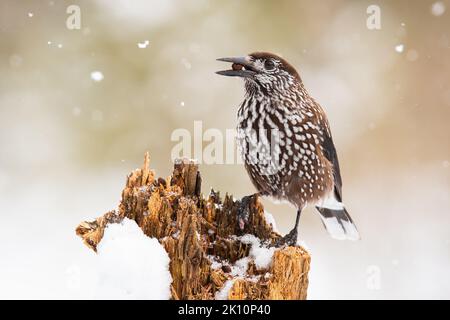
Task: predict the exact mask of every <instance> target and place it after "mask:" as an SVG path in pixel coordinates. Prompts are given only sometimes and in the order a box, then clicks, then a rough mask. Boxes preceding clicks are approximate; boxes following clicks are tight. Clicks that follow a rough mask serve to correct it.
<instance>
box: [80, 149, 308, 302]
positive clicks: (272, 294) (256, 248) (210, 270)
mask: <svg viewBox="0 0 450 320" xmlns="http://www.w3.org/2000/svg"><path fill="white" fill-rule="evenodd" d="M239 205H240V201H239V200H234V199H233V197H232V196H230V195H228V194H226V195H225V197H224V198H223V200H222V199H221V197H220V195H219V192H215V191H214V190H211V192H210V194H209V196H208V197H203V195H202V194H201V176H200V172H199V171H198V165H197V164H196V163H195V161H193V160H186V159H183V160H177V161H176V162H175V165H174V170H173V173H172V176H171V177H169V178H168V179H163V178H156V177H155V173H154V172H153V171H152V170H150V169H149V155H148V153H147V154H146V155H145V160H144V165H143V167H142V168H141V169H137V170H135V171H133V172H132V173H131V174H130V175H128V177H127V182H126V186H125V189H124V190H123V191H122V200H121V202H120V205H119V208H118V209H117V210H113V211H110V212H107V213H106V214H104V215H103V216H101V217H99V218H97V219H96V220H94V221H91V222H82V223H81V224H80V225H79V226H78V227H77V229H76V233H77V235H79V236H80V237H81V238H82V239H83V241H84V243H85V244H86V245H87V246H88V247H89V248H91V249H92V250H94V251H97V246H99V244H100V242H101V241H102V238H103V235H104V232H105V229H106V228H107V227H108V225H109V224H116V223H121V222H122V221H123V220H124V219H131V220H134V221H135V222H136V223H137V225H138V226H139V227H140V229H141V230H142V231H143V233H144V234H145V235H147V236H148V237H151V238H156V239H158V241H159V242H160V243H161V245H162V246H163V247H164V248H165V250H166V251H167V254H168V256H169V259H170V263H169V271H170V274H171V277H172V283H171V285H170V293H171V298H172V299H251V300H254V299H306V292H307V288H308V271H309V266H310V256H309V254H308V253H307V252H306V251H305V250H304V249H303V248H302V247H300V246H296V247H282V248H275V247H274V246H273V244H274V243H275V242H276V240H277V239H279V238H280V235H279V234H278V233H277V232H275V231H274V230H273V228H272V225H271V224H269V223H268V222H267V221H266V219H265V214H264V208H263V207H262V205H261V204H260V202H259V201H258V198H257V197H253V198H252V199H251V201H250V204H249V212H250V215H249V221H248V223H247V224H246V225H245V228H244V230H240V229H239V226H238V222H237V220H236V216H237V215H236V211H237V208H238V207H239ZM133 249H135V248H129V250H133Z"/></svg>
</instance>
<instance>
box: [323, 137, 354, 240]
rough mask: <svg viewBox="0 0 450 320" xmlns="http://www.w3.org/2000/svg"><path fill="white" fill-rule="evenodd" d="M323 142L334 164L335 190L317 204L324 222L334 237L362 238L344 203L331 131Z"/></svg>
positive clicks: (344, 238)
mask: <svg viewBox="0 0 450 320" xmlns="http://www.w3.org/2000/svg"><path fill="white" fill-rule="evenodd" d="M325 136H326V137H325V139H324V141H323V144H322V148H323V151H324V154H325V157H326V158H327V159H328V160H329V161H330V162H331V164H332V166H333V178H334V190H333V192H332V194H330V195H329V197H328V198H327V199H324V200H322V201H321V203H320V204H316V209H317V210H318V211H319V213H320V218H321V219H322V223H323V225H324V226H325V229H327V231H328V233H329V234H330V235H331V237H332V238H334V239H338V240H360V239H361V237H360V235H359V232H358V230H357V229H356V225H355V223H354V222H353V220H352V218H351V217H350V215H349V214H348V212H347V210H346V209H345V207H344V204H343V203H342V178H341V172H340V169H339V160H338V157H337V153H336V148H335V147H334V143H333V139H332V137H331V133H330V132H327V134H326V135H325Z"/></svg>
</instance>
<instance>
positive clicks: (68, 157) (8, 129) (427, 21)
mask: <svg viewBox="0 0 450 320" xmlns="http://www.w3.org/2000/svg"><path fill="white" fill-rule="evenodd" d="M375 2H376V3H375ZM71 4H76V5H79V6H80V8H81V29H80V30H68V29H67V28H66V26H65V22H66V18H67V16H68V15H67V14H66V8H67V7H68V6H69V5H71ZM371 4H378V5H379V6H380V8H381V23H382V24H381V30H376V31H375V30H374V31H371V30H368V29H367V27H366V18H367V14H366V9H367V7H368V6H369V5H371ZM256 50H267V51H272V52H277V53H281V54H283V56H284V57H286V58H287V59H288V60H289V61H291V62H292V63H293V64H294V65H295V66H296V67H297V68H298V70H299V72H300V74H301V76H302V78H303V80H304V83H305V85H306V87H307V88H308V89H309V91H310V93H311V94H312V95H313V96H314V97H315V98H316V99H317V100H318V101H319V102H320V103H321V104H322V106H323V107H324V108H325V109H326V111H327V113H328V115H329V119H330V122H331V126H332V129H333V133H334V139H335V143H336V145H337V148H338V153H339V156H340V161H341V170H342V175H343V180H344V200H345V203H346V205H347V207H348V210H349V212H350V213H351V215H352V217H353V218H354V220H355V222H356V223H357V226H358V228H359V231H360V233H361V235H362V240H361V241H359V242H340V241H336V240H333V239H331V238H329V237H328V235H327V234H326V232H325V231H324V229H323V228H322V226H321V222H320V219H319V217H318V216H317V215H316V213H315V212H314V210H307V211H305V212H304V214H303V217H302V221H301V226H300V237H301V240H302V241H304V242H305V243H306V244H307V246H308V249H309V251H310V253H311V255H312V269H311V273H310V286H309V291H308V293H309V298H310V299H346V298H357V299H382V298H385V299H396V298H407V299H411V298H447V299H448V298H450V275H449V272H448V271H449V270H450V198H449V194H450V147H449V137H450V127H449V119H450V1H448V0H443V1H428V0H423V1H407V0H396V1H346V0H333V1H315V2H312V1H271V2H269V1H245V2H243V1H226V2H224V1H205V0H195V1H173V0H170V1H167V0H165V1H143V0H142V1H125V0H120V1H114V2H113V1H106V0H97V1H48V0H42V1H14V0H3V1H1V2H0V148H1V149H0V298H44V299H46V298H59V299H68V298H76V299H78V298H164V297H167V296H168V295H169V292H168V291H167V290H168V288H167V287H166V286H164V283H167V282H168V281H170V278H168V277H170V275H169V274H168V273H167V270H166V267H167V260H166V259H167V256H165V255H164V252H163V251H161V250H162V248H161V247H160V246H158V244H157V243H156V240H154V239H147V238H145V237H143V236H142V234H140V233H139V232H138V231H139V230H136V228H134V226H133V225H132V224H130V222H126V223H125V224H126V226H125V227H123V228H122V229H121V228H120V226H114V227H111V229H110V230H108V231H107V234H106V238H105V240H106V241H105V242H104V243H102V245H101V247H100V250H99V254H98V255H95V254H94V253H92V252H91V251H90V250H88V249H87V248H86V247H85V246H84V245H82V243H81V241H80V239H79V238H77V237H76V236H75V232H74V229H75V227H76V226H77V225H78V223H79V222H80V221H82V220H86V219H93V218H95V217H97V216H98V215H100V214H102V213H104V212H106V211H108V210H110V209H114V208H115V206H116V205H117V204H118V202H119V197H120V193H121V190H122V188H123V184H124V182H125V176H126V175H127V174H128V173H129V172H130V171H131V170H132V169H134V168H136V167H139V166H140V165H141V163H142V159H143V154H144V152H145V151H147V150H149V151H150V153H151V163H152V167H153V168H155V169H156V170H157V173H158V175H161V176H167V175H168V174H170V172H171V164H170V151H171V148H172V146H173V145H174V143H173V142H171V141H170V135H171V133H172V131H173V130H174V129H176V128H187V129H189V130H193V122H194V121H195V120H203V128H204V130H205V129H207V128H218V129H220V130H223V131H224V130H225V129H230V128H234V126H235V114H236V110H237V106H238V104H239V102H240V101H241V98H242V95H243V88H242V83H241V82H240V81H238V80H236V79H224V78H222V77H219V76H216V75H215V74H214V71H216V70H219V69H221V68H223V64H222V63H218V62H216V61H215V59H216V58H218V57H222V56H232V55H242V54H246V53H249V52H252V51H256ZM201 170H202V174H203V191H204V192H205V193H207V192H208V188H209V187H211V186H213V187H214V188H215V189H217V190H221V191H222V192H223V193H224V192H225V191H233V192H234V195H235V196H236V197H240V196H244V195H246V194H249V193H251V192H252V191H253V187H252V186H251V184H250V182H249V180H248V178H247V176H246V174H245V172H244V169H243V167H242V166H240V165H206V164H204V165H202V166H201ZM264 203H265V205H266V208H267V210H268V211H269V212H271V213H272V214H273V215H274V217H275V219H276V223H277V226H278V229H279V230H280V231H281V232H287V231H288V230H289V229H290V227H291V225H292V224H293V222H294V219H295V213H294V210H292V209H291V208H290V207H288V206H285V205H275V204H272V203H270V202H268V201H264ZM130 246H131V247H133V250H132V251H129V250H127V248H129V247H130ZM153 256H157V257H159V258H158V259H157V260H155V261H151V257H153ZM125 258H127V259H125ZM130 261H131V262H133V263H127V262H130ZM125 270H127V272H125ZM144 270H154V274H153V275H152V274H147V273H145V274H143V271H144ZM122 271H123V272H122ZM111 279H112V280H111ZM110 280H111V281H110ZM136 283H141V284H142V286H139V285H136ZM146 283H153V284H154V285H155V286H157V287H159V288H160V290H158V291H157V292H150V291H151V290H148V287H146V286H145V284H146Z"/></svg>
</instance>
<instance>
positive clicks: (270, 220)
mask: <svg viewBox="0 0 450 320" xmlns="http://www.w3.org/2000/svg"><path fill="white" fill-rule="evenodd" d="M264 218H265V219H266V222H267V223H268V224H270V225H272V230H273V231H275V232H277V233H280V232H279V231H278V229H277V223H276V222H275V218H274V217H273V215H272V214H271V213H269V212H268V211H264Z"/></svg>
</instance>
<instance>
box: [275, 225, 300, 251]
mask: <svg viewBox="0 0 450 320" xmlns="http://www.w3.org/2000/svg"><path fill="white" fill-rule="evenodd" d="M297 238H298V232H297V228H295V229H292V230H291V232H289V233H288V234H287V235H285V236H284V237H282V238H280V239H278V240H277V241H276V242H275V247H278V248H279V247H282V246H284V245H286V246H289V247H293V246H296V245H297Z"/></svg>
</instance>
